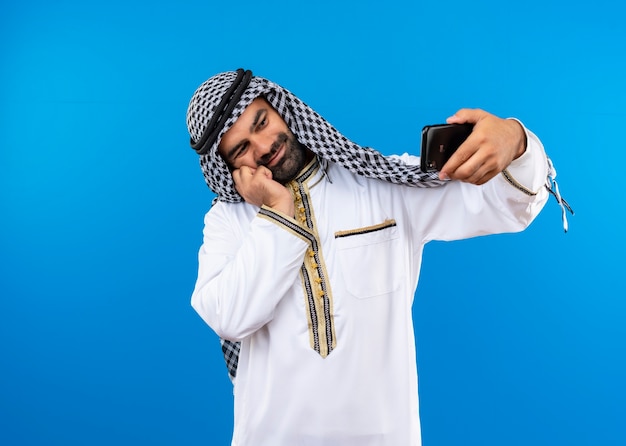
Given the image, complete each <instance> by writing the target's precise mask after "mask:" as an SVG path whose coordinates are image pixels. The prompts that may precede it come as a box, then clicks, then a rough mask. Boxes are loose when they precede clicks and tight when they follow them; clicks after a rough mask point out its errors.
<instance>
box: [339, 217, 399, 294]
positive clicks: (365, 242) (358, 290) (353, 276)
mask: <svg viewBox="0 0 626 446" xmlns="http://www.w3.org/2000/svg"><path fill="white" fill-rule="evenodd" d="M335 242H336V245H337V257H338V260H339V265H340V267H341V271H342V275H343V279H344V283H345V286H346V289H347V290H348V292H349V293H350V294H352V295H354V296H355V297H357V298H359V299H366V298H369V297H374V296H381V295H384V294H389V293H391V292H392V291H394V290H396V289H397V288H398V286H399V285H400V280H401V279H402V270H403V267H402V265H404V262H403V261H402V259H403V257H402V247H401V245H400V236H399V231H398V227H397V226H396V222H395V220H386V221H385V222H383V223H381V224H378V225H375V226H368V227H364V228H359V229H353V230H349V231H340V232H337V233H335Z"/></svg>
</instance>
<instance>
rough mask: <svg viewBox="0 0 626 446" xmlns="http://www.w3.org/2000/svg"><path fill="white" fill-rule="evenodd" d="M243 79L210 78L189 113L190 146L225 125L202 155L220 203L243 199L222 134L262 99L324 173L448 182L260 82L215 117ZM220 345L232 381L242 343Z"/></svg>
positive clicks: (222, 75) (230, 76) (256, 79)
mask: <svg viewBox="0 0 626 446" xmlns="http://www.w3.org/2000/svg"><path fill="white" fill-rule="evenodd" d="M242 74H243V72H242V70H239V71H238V72H235V71H229V72H225V73H220V74H217V75H215V76H213V77H211V78H210V79H208V80H207V81H205V82H204V83H203V84H202V85H200V87H198V89H197V90H196V92H195V93H194V95H193V97H192V98H191V101H190V103H189V108H188V110H187V129H188V130H189V135H190V136H191V144H192V146H194V145H197V143H199V142H200V141H201V139H202V138H203V135H204V133H205V131H206V130H207V126H208V125H209V122H217V121H220V124H221V123H223V127H222V128H221V129H219V128H218V129H216V130H215V131H216V132H217V133H216V135H217V138H215V141H214V142H213V144H212V145H211V146H210V147H209V148H208V150H206V153H203V154H201V155H200V166H201V168H202V173H203V174H204V179H205V181H206V183H207V185H208V186H209V188H210V189H211V190H212V191H213V192H215V194H216V195H217V197H216V199H217V200H220V201H225V202H230V203H237V202H241V201H242V200H243V199H242V198H241V196H240V195H239V194H238V193H237V191H236V190H235V185H234V182H233V179H232V176H231V173H230V170H229V168H228V166H227V164H226V162H224V160H223V159H222V157H221V156H220V155H219V153H218V151H217V147H218V145H219V142H220V141H221V138H222V136H223V135H224V133H226V132H227V131H228V129H230V128H231V127H232V125H233V124H234V123H235V121H236V120H237V119H238V118H239V116H241V114H242V113H243V111H244V110H245V108H246V107H247V106H248V105H250V103H251V102H252V101H253V100H254V99H256V98H258V97H259V96H263V97H264V98H265V99H266V100H267V101H268V102H269V103H270V104H271V105H272V106H273V107H274V108H275V109H276V111H277V112H278V114H279V115H280V116H282V118H283V119H284V120H285V122H286V123H287V125H288V126H289V128H290V130H291V131H292V132H293V134H294V135H296V137H297V138H298V140H299V141H300V143H302V144H303V145H304V146H306V147H307V148H308V149H310V150H311V151H313V152H314V153H315V154H316V155H317V157H318V159H319V161H320V164H321V165H322V168H325V165H326V163H327V162H328V161H332V162H334V163H337V164H339V165H341V166H343V167H345V168H346V169H348V170H350V171H351V172H353V173H356V174H358V175H362V176H365V177H369V178H378V179H381V180H384V181H388V182H392V183H398V184H405V185H409V186H415V187H436V186H441V185H442V184H444V183H445V182H444V181H441V180H439V179H438V178H437V174H436V173H433V172H428V173H427V172H422V171H421V170H420V167H419V166H414V165H407V164H404V163H403V162H401V161H400V160H399V159H396V158H391V157H386V156H384V155H382V154H381V153H380V152H378V151H376V150H374V149H372V148H369V147H363V146H360V145H358V144H356V143H354V142H352V141H350V140H349V139H347V138H346V137H345V136H343V135H342V134H341V133H339V132H338V131H337V130H336V129H335V128H334V127H333V126H332V125H331V124H330V123H329V122H328V121H326V120H325V119H324V118H322V117H321V116H320V115H319V114H318V113H317V112H315V111H314V110H313V109H312V108H310V107H309V106H307V105H306V104H305V103H304V102H302V101H301V100H300V99H298V98H297V97H296V96H295V95H294V94H292V93H291V92H289V91H288V90H286V89H285V88H283V87H281V86H279V85H277V84H275V83H273V82H271V81H269V80H267V79H264V78H262V77H258V76H253V77H251V79H250V81H249V84H248V85H247V88H245V90H244V91H243V93H242V94H241V97H240V98H238V102H237V103H236V104H230V107H228V109H229V110H230V109H232V112H231V114H230V116H229V117H228V116H223V117H220V116H216V115H215V113H216V112H217V113H218V114H221V113H222V111H221V110H223V109H224V108H225V107H226V106H225V104H226V103H227V102H228V100H227V98H226V100H225V96H228V95H230V94H231V92H232V90H233V89H232V88H231V87H233V86H234V84H235V83H236V82H238V81H239V80H240V79H241V77H242V76H241V75H242ZM238 75H239V77H238ZM244 86H245V85H244ZM235 100H237V98H236V99H235ZM220 107H221V108H220ZM212 118H218V119H212ZM204 136H205V137H206V135H204ZM205 149H207V148H205ZM220 342H221V345H222V352H223V353H224V359H225V360H226V365H227V367H228V372H229V375H230V377H231V379H234V378H235V376H236V374H237V362H238V358H239V349H240V343H239V342H233V341H228V340H225V339H221V340H220Z"/></svg>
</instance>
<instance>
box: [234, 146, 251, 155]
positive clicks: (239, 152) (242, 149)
mask: <svg viewBox="0 0 626 446" xmlns="http://www.w3.org/2000/svg"><path fill="white" fill-rule="evenodd" d="M246 150H248V143H245V144H242V145H241V146H239V149H237V151H236V152H235V157H234V159H237V158H239V157H240V156H243V155H244V154H245V153H246Z"/></svg>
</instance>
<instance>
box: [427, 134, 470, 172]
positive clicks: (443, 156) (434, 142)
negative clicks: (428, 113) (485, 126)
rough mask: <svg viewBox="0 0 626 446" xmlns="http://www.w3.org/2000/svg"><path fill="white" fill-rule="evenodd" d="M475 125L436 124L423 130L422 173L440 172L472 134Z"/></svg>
mask: <svg viewBox="0 0 626 446" xmlns="http://www.w3.org/2000/svg"><path fill="white" fill-rule="evenodd" d="M473 128H474V124H435V125H427V126H425V127H424V128H423V129H422V147H421V150H420V167H421V168H422V171H424V172H428V171H439V170H441V168H442V167H443V165H444V164H445V163H446V161H448V160H449V159H450V157H451V156H452V154H453V153H454V152H456V149H458V148H459V146H460V145H461V144H463V141H465V140H466V139H467V137H468V136H469V135H470V133H472V129H473Z"/></svg>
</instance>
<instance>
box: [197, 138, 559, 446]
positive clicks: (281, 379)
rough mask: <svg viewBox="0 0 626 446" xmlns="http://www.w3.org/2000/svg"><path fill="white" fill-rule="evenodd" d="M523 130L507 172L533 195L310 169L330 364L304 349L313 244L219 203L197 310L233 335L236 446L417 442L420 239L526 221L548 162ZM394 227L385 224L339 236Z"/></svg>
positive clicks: (209, 230) (247, 208) (276, 223)
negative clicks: (328, 299)
mask: <svg viewBox="0 0 626 446" xmlns="http://www.w3.org/2000/svg"><path fill="white" fill-rule="evenodd" d="M527 136H528V148H527V151H526V153H525V154H524V155H522V157H520V158H519V159H518V160H515V161H514V162H513V163H512V164H511V165H510V166H509V168H508V172H509V174H510V175H512V176H513V177H514V178H515V179H516V180H517V181H518V182H519V183H520V184H522V185H524V186H525V187H527V188H528V189H531V190H532V191H536V192H537V194H536V195H534V196H529V195H528V194H524V193H523V192H521V191H520V190H518V189H516V188H515V187H513V186H511V184H510V183H509V182H507V181H506V180H505V179H504V177H503V176H502V175H498V176H497V177H496V178H494V179H493V180H491V181H490V182H488V183H487V184H486V185H484V186H473V185H469V184H465V183H460V182H450V183H449V184H447V185H446V186H444V187H439V188H431V189H417V188H411V187H405V186H400V185H396V184H392V183H387V182H383V181H380V180H375V179H368V178H364V177H360V176H357V175H354V174H352V173H350V172H348V171H347V170H346V169H344V168H342V167H339V166H337V165H336V164H333V163H330V164H329V167H328V171H327V174H328V178H324V177H323V175H322V173H321V172H320V171H318V172H317V173H316V175H315V176H314V178H311V179H309V180H308V182H307V183H308V185H309V187H310V194H309V196H308V198H309V200H310V203H311V208H312V211H313V218H314V220H315V222H316V229H317V234H318V237H319V241H320V244H321V250H320V253H321V256H322V257H323V259H324V262H325V267H326V271H327V273H328V277H329V282H330V285H331V287H332V305H333V318H334V319H333V322H334V325H335V330H336V342H337V344H336V347H335V349H334V350H333V351H332V352H331V353H330V354H329V355H328V356H327V357H326V358H323V357H322V356H321V355H320V354H318V353H316V352H315V351H314V350H313V349H312V348H311V346H310V333H309V329H308V326H307V316H306V314H307V313H306V311H307V310H306V301H305V293H304V291H303V286H302V281H301V278H300V268H301V266H302V263H303V258H304V256H305V255H306V254H307V250H308V248H309V242H308V241H307V240H305V239H304V238H303V237H300V236H298V235H297V234H296V233H294V232H293V231H291V230H289V229H288V227H287V226H285V225H284V224H283V223H282V222H281V221H282V220H284V218H285V216H281V215H279V214H273V213H272V211H271V210H268V209H264V211H266V215H265V216H264V217H261V216H260V215H259V208H257V207H254V206H251V205H249V204H247V203H224V202H218V203H216V204H215V206H213V208H212V209H211V210H210V211H209V212H208V213H207V215H206V217H205V228H204V243H203V245H202V247H201V249H200V252H199V270H198V279H197V283H196V287H195V290H194V292H193V296H192V305H193V307H194V308H195V310H196V311H197V312H198V314H199V315H200V316H201V317H202V318H203V319H204V321H206V323H207V324H208V325H210V326H211V328H212V329H213V330H214V331H215V332H216V333H217V334H218V335H219V336H220V337H222V338H225V339H229V340H240V341H241V352H240V357H239V365H238V371H237V378H236V381H235V389H234V390H235V426H234V433H233V440H232V445H233V446H296V445H315V446H321V445H324V446H352V445H354V446H357V445H358V446H416V445H420V444H421V439H420V422H419V413H418V392H417V367H416V353H415V340H414V332H413V323H412V317H411V314H412V313H411V306H412V303H413V296H414V293H415V291H416V287H417V282H418V276H419V272H420V265H421V257H422V251H423V247H424V244H425V243H426V242H428V241H429V240H454V239H463V238H469V237H473V236H478V235H483V234H491V233H502V232H517V231H521V230H523V229H524V228H525V227H527V226H528V225H529V224H530V223H531V221H532V220H533V219H534V218H535V216H536V215H537V214H538V213H539V211H540V210H541V208H542V207H543V205H544V203H545V201H546V199H547V195H548V192H547V190H546V188H545V187H544V184H545V181H546V177H547V174H548V170H547V169H548V163H547V159H546V156H545V153H544V151H543V147H542V146H541V143H540V142H539V141H538V139H537V138H536V137H535V136H534V135H533V134H532V133H530V132H527ZM402 159H404V160H405V161H410V162H412V163H417V162H418V159H417V158H416V157H409V156H403V157H402ZM267 215H269V218H268V217H267ZM272 215H274V216H275V217H276V218H275V219H274V218H272ZM392 219H393V220H395V222H396V225H395V226H391V227H388V228H386V229H383V230H379V231H373V232H369V233H365V234H358V235H350V236H346V237H340V238H336V237H335V234H336V233H337V232H338V231H346V230H353V229H359V228H364V227H370V226H374V225H378V224H380V223H382V222H384V221H388V220H392ZM216 352H219V349H218V350H216Z"/></svg>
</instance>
